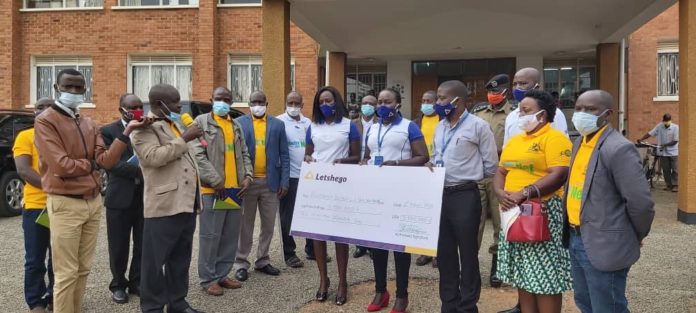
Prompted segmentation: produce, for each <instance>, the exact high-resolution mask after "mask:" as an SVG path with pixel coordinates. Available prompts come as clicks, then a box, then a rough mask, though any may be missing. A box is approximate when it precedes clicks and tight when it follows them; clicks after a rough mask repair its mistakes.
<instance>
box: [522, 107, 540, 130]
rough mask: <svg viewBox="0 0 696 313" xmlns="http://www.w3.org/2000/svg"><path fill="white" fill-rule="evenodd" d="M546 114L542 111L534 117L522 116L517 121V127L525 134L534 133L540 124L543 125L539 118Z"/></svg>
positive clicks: (533, 115)
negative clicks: (540, 115)
mask: <svg viewBox="0 0 696 313" xmlns="http://www.w3.org/2000/svg"><path fill="white" fill-rule="evenodd" d="M541 112H544V110H541V111H539V112H536V113H535V114H532V115H525V116H520V119H518V120H517V125H518V126H519V128H520V129H521V130H523V131H525V132H531V131H533V130H534V129H535V128H536V127H537V126H539V124H540V123H541V122H540V121H539V120H538V119H537V116H538V115H539V114H540V113H541Z"/></svg>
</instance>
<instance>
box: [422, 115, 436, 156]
mask: <svg viewBox="0 0 696 313" xmlns="http://www.w3.org/2000/svg"><path fill="white" fill-rule="evenodd" d="M439 122H440V116H438V115H437V114H433V115H431V116H426V115H424V116H423V119H422V120H421V132H422V133H423V137H424V138H425V145H426V146H427V147H428V154H429V155H433V139H434V138H435V128H437V123H439Z"/></svg>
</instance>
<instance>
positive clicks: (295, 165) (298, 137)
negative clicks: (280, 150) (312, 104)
mask: <svg viewBox="0 0 696 313" xmlns="http://www.w3.org/2000/svg"><path fill="white" fill-rule="evenodd" d="M278 119H279V120H281V121H283V123H285V135H286V136H287V138H288V150H289V151H290V178H299V177H300V167H301V166H302V161H304V155H305V146H306V142H305V140H306V138H307V128H309V125H310V124H312V121H311V120H310V119H308V118H306V117H304V115H302V113H300V120H299V121H298V120H295V119H294V118H292V117H291V116H290V115H288V113H287V112H286V113H283V114H281V115H278Z"/></svg>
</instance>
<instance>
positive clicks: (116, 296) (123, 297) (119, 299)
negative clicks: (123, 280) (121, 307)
mask: <svg viewBox="0 0 696 313" xmlns="http://www.w3.org/2000/svg"><path fill="white" fill-rule="evenodd" d="M111 300H114V302H116V303H118V304H124V303H127V302H128V294H127V293H126V291H125V290H123V289H117V290H114V291H113V292H112V293H111Z"/></svg>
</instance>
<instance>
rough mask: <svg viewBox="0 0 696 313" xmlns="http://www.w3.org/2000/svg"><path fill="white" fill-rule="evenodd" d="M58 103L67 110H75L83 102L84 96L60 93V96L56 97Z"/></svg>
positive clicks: (65, 92)
mask: <svg viewBox="0 0 696 313" xmlns="http://www.w3.org/2000/svg"><path fill="white" fill-rule="evenodd" d="M58 102H60V103H61V104H62V105H64V106H66V107H68V108H71V109H76V108H77V107H78V106H80V104H82V103H84V102H85V95H83V94H73V93H69V92H67V91H61V92H60V96H59V97H58Z"/></svg>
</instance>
